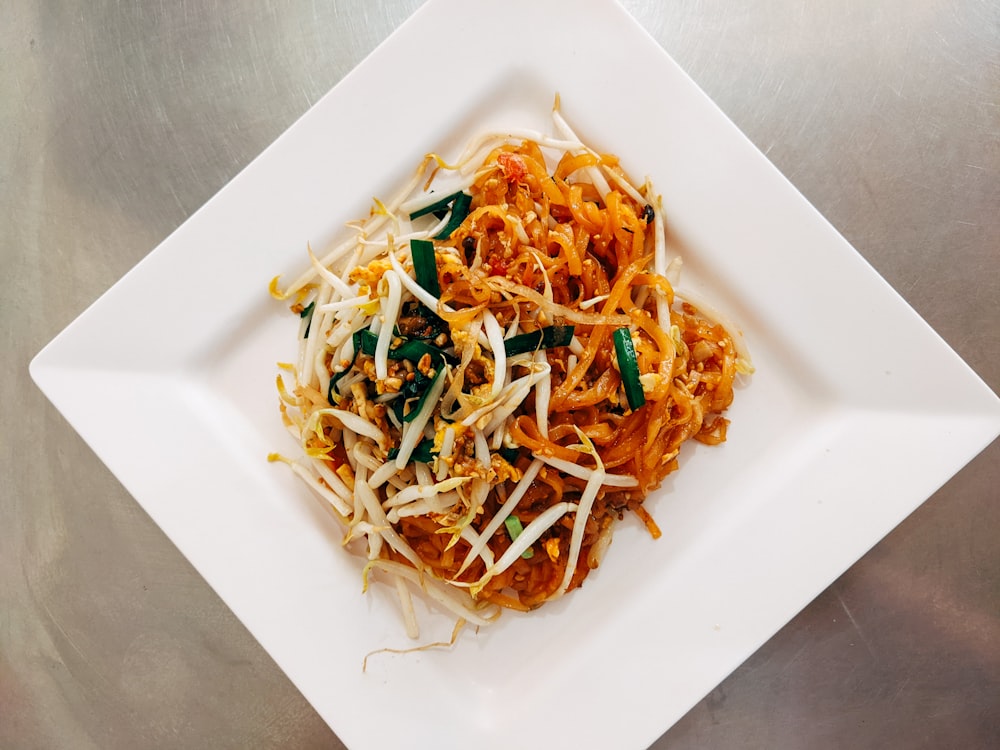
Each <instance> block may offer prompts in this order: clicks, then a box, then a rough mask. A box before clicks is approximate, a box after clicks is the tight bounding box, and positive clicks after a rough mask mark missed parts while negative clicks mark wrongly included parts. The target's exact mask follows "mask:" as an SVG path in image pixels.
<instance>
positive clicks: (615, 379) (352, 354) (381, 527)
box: [272, 102, 752, 637]
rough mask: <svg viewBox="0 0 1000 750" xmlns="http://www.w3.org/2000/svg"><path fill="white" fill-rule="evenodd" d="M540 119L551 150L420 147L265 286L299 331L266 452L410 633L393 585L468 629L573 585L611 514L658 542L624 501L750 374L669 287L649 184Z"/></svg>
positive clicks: (542, 141) (528, 136)
mask: <svg viewBox="0 0 1000 750" xmlns="http://www.w3.org/2000/svg"><path fill="white" fill-rule="evenodd" d="M557 103H558V102H557ZM553 119H554V124H555V129H556V132H557V135H556V136H547V135H544V134H542V133H535V132H518V133H503V134H490V135H486V136H483V137H482V138H480V139H478V140H477V141H474V142H473V143H471V144H470V145H469V146H468V148H467V149H466V151H465V153H464V154H463V155H462V156H461V157H460V158H459V160H458V161H457V163H455V164H448V163H446V162H445V161H444V160H443V159H442V158H441V157H439V156H437V155H433V154H431V155H428V156H427V157H426V158H425V159H424V161H423V162H422V164H421V165H420V166H419V168H418V170H417V172H416V174H415V175H414V178H413V180H412V182H411V184H410V185H409V186H407V187H406V189H405V190H404V191H402V193H401V194H400V195H398V196H396V197H395V198H394V199H393V200H391V201H389V202H387V203H382V202H379V201H376V206H375V208H374V209H373V211H372V213H371V215H370V216H369V218H368V219H366V220H365V221H362V222H359V223H356V224H353V225H351V226H352V228H353V234H352V236H350V237H349V238H348V239H347V240H346V241H343V242H341V243H340V244H338V245H335V246H333V247H331V248H330V249H329V250H328V251H327V252H325V253H324V255H323V257H317V256H316V255H314V254H313V253H312V250H310V251H309V254H310V258H311V261H312V263H311V266H310V268H309V269H308V271H307V272H306V273H305V274H303V276H302V277H301V278H299V279H298V280H296V281H295V282H293V283H292V284H291V285H290V286H289V287H288V288H286V289H284V290H283V291H281V290H279V289H278V286H277V281H278V280H277V279H275V281H274V282H272V293H273V294H274V295H275V296H277V297H279V298H280V299H291V300H292V301H293V304H292V310H293V311H294V312H296V313H298V314H299V315H300V316H301V317H302V330H301V341H300V349H299V358H298V361H297V362H296V363H295V364H294V365H285V366H283V367H284V369H285V371H286V372H285V376H280V375H279V377H278V389H279V393H280V399H281V401H280V403H281V413H282V415H283V419H284V421H285V424H286V425H287V426H288V428H289V429H290V431H291V432H292V434H293V435H294V436H295V437H296V438H297V439H298V440H299V442H300V443H301V446H302V452H303V455H302V456H301V457H300V458H296V459H288V458H284V457H281V456H272V458H279V459H282V460H284V461H286V462H287V463H288V464H289V465H290V466H291V467H292V469H293V470H294V471H295V472H296V473H297V474H298V475H299V476H300V477H301V478H302V479H303V480H304V481H305V482H306V483H307V484H308V485H309V486H310V487H311V488H312V489H313V490H314V491H315V492H316V493H317V494H318V495H319V496H320V497H321V498H322V499H323V500H324V501H325V502H326V504H327V505H328V506H329V507H330V509H331V510H332V511H333V513H334V514H335V515H336V516H337V517H338V518H339V519H340V521H341V522H342V523H343V525H344V527H345V528H346V529H347V533H346V537H345V544H348V543H349V542H351V541H352V540H364V542H365V550H364V554H365V555H366V556H367V559H368V563H367V566H366V569H365V580H366V586H367V579H368V577H369V575H370V574H371V573H372V572H373V571H378V572H380V573H382V574H384V577H385V578H386V579H387V580H388V581H390V582H391V583H392V584H393V585H394V586H395V587H396V590H397V591H398V593H399V596H400V601H401V603H402V607H403V612H404V618H405V620H406V624H407V630H408V632H409V633H410V635H411V636H414V637H415V636H416V634H417V626H416V622H415V615H414V613H413V606H412V601H411V599H410V595H411V590H412V588H414V587H416V588H417V589H419V590H423V591H424V592H425V593H426V594H428V595H429V596H430V597H431V598H432V599H434V600H435V601H437V602H438V603H439V604H440V605H442V606H443V607H445V608H446V609H447V610H449V611H450V612H452V613H453V614H455V615H457V616H458V617H460V618H462V619H464V620H466V621H469V622H472V623H475V624H485V623H487V622H489V621H491V620H492V619H494V618H495V617H496V616H497V615H498V614H499V612H500V608H503V607H507V608H512V609H517V610H522V611H527V610H530V609H533V608H535V607H538V606H539V605H541V604H542V603H544V602H546V601H549V600H552V599H555V598H557V597H560V596H562V595H563V594H564V593H565V592H567V591H569V590H571V589H574V588H576V587H578V586H580V585H581V584H582V582H583V580H584V579H585V578H586V576H587V574H588V573H589V572H590V571H591V570H592V569H594V568H596V567H597V566H598V564H599V563H600V561H601V558H602V556H603V554H604V551H605V550H606V549H607V546H608V544H609V543H610V541H611V532H612V527H613V525H614V522H615V521H616V520H619V519H621V518H623V516H624V514H625V513H627V512H634V513H636V514H637V515H638V516H639V517H640V518H641V519H642V520H643V522H644V523H645V524H646V526H647V528H648V529H649V530H650V532H651V533H652V535H653V536H654V537H656V536H659V530H658V529H657V527H656V524H655V523H654V522H653V520H652V518H651V517H650V516H649V514H648V513H647V512H646V511H645V510H644V509H643V507H642V503H643V500H644V498H645V497H646V496H647V495H648V494H649V492H650V491H652V490H653V489H655V488H656V487H657V486H659V484H660V483H661V482H662V480H663V478H664V477H665V476H666V475H667V474H669V473H670V472H672V471H674V470H676V469H677V467H678V463H677V457H678V454H679V451H680V449H681V446H682V444H683V443H684V442H685V441H687V440H689V439H693V440H697V441H699V442H701V443H706V444H709V445H715V444H718V443H720V442H722V441H724V440H725V439H726V428H727V425H728V421H727V420H726V419H725V418H724V417H723V416H721V415H722V413H723V412H724V411H725V410H726V408H727V407H728V406H729V405H730V403H731V402H732V399H733V386H734V380H735V379H736V377H737V374H739V373H744V374H745V373H749V372H750V371H751V369H752V368H751V366H750V362H749V356H748V354H747V353H746V351H745V348H744V346H743V344H742V340H741V339H740V337H739V336H738V335H737V334H736V333H735V329H734V328H733V327H732V326H731V325H729V324H728V323H726V322H725V321H724V319H723V318H722V317H721V316H720V315H719V314H718V313H716V312H714V311H712V310H711V309H709V308H708V307H707V306H706V305H704V304H701V305H700V309H696V308H695V307H694V306H693V305H692V304H689V302H686V301H682V300H681V299H680V298H679V295H678V296H675V293H674V284H673V283H672V281H673V282H676V278H677V275H678V273H679V268H680V261H679V259H673V260H671V261H668V258H667V251H666V241H665V232H664V220H663V215H662V214H663V211H662V208H661V206H660V201H659V199H658V197H656V196H655V195H654V194H653V191H652V187H651V185H649V184H648V183H647V184H645V185H643V186H641V187H637V186H636V185H635V184H633V183H632V182H630V181H629V180H628V178H627V177H626V175H625V174H624V172H623V171H622V169H621V168H620V166H619V164H618V160H617V159H616V158H615V157H614V156H609V155H603V154H598V153H597V152H595V151H593V150H592V149H590V148H588V147H587V146H585V145H584V144H583V143H581V142H580V141H579V139H578V138H577V137H576V135H575V134H574V133H573V132H572V130H571V129H570V128H569V126H568V125H567V124H566V122H565V120H564V119H563V118H562V116H561V115H560V114H559V112H558V107H557V108H556V109H555V110H554V112H553ZM448 180H450V181H451V185H450V187H449V188H448V189H447V190H441V189H436V188H437V185H438V184H439V183H442V182H447V181H448ZM724 324H725V325H724ZM286 378H287V381H288V382H286Z"/></svg>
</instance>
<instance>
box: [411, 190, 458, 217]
mask: <svg viewBox="0 0 1000 750" xmlns="http://www.w3.org/2000/svg"><path fill="white" fill-rule="evenodd" d="M461 194H462V191H461V190H459V191H457V192H454V193H452V194H451V195H446V196H445V197H444V198H442V199H441V200H439V201H434V203H432V204H430V205H429V206H424V207H423V208H418V209H417V210H416V211H414V212H413V213H412V214H410V221H413V220H414V219H419V218H420V217H421V216H426V215H427V214H436V213H437V212H438V211H443V210H445V209H447V208H448V206H449V205H450V204H451V202H452V201H454V200H455V199H456V198H457V197H458V196H460V195H461Z"/></svg>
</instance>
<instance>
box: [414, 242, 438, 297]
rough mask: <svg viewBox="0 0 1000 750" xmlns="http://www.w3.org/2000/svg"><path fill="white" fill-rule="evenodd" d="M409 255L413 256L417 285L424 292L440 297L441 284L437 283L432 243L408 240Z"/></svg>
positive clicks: (435, 261)
mask: <svg viewBox="0 0 1000 750" xmlns="http://www.w3.org/2000/svg"><path fill="white" fill-rule="evenodd" d="M410 253H412V255H413V270H414V272H415V274H416V276H417V283H418V284H420V286H421V287H423V289H424V290H425V291H427V292H429V293H430V294H432V295H434V296H435V297H440V296H441V284H440V282H439V281H438V270H437V260H435V258H434V243H433V242H429V241H428V240H410Z"/></svg>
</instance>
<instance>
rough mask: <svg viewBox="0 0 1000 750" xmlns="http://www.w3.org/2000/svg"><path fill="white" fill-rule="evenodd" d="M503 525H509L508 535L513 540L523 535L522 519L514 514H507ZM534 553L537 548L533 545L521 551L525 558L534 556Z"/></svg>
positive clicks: (528, 558)
mask: <svg viewBox="0 0 1000 750" xmlns="http://www.w3.org/2000/svg"><path fill="white" fill-rule="evenodd" d="M503 525H504V526H506V527H507V535H508V536H509V537H510V540H511V541H512V542H513V541H514V540H516V539H517V538H518V537H519V536H521V532H522V531H524V527H523V526H522V525H521V519H520V518H518V517H517V516H514V515H511V516H507V517H506V518H505V519H503ZM534 555H535V550H533V549H531V547H528V549H526V550H525V551H524V552H522V553H521V557H523V558H524V559H525V560H530V559H531V558H532V557H534Z"/></svg>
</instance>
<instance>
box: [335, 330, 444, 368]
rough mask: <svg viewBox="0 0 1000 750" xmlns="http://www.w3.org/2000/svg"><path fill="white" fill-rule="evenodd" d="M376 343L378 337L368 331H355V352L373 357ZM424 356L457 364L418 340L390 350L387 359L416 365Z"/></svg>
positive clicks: (408, 341)
mask: <svg viewBox="0 0 1000 750" xmlns="http://www.w3.org/2000/svg"><path fill="white" fill-rule="evenodd" d="M377 343H378V336H376V335H375V334H374V333H372V332H371V331H369V330H368V329H367V328H365V329H363V330H360V331H357V332H356V333H355V334H354V349H355V351H357V350H359V349H360V350H361V351H362V352H364V353H365V354H367V355H368V356H369V357H374V356H375V345H376V344H377ZM425 354H429V355H431V359H432V360H437V361H441V362H449V363H451V364H456V363H457V362H458V359H457V358H456V357H455V355H453V354H448V353H446V352H444V351H442V350H441V349H438V348H437V347H436V346H431V345H430V344H428V343H425V342H424V341H421V340H420V339H409V340H407V341H404V342H403V343H402V344H400V345H399V346H397V347H395V348H393V349H390V350H389V353H388V357H389V359H408V360H410V361H411V362H413V363H414V364H416V363H417V362H419V361H420V358H421V357H423V356H424V355H425Z"/></svg>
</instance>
